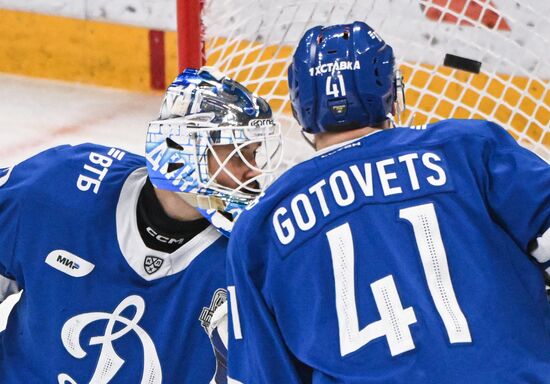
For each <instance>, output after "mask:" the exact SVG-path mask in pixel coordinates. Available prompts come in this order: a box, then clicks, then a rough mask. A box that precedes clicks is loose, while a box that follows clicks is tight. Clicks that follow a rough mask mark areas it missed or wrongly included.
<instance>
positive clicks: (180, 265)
mask: <svg viewBox="0 0 550 384" xmlns="http://www.w3.org/2000/svg"><path fill="white" fill-rule="evenodd" d="M146 180H147V169H146V168H145V167H144V168H139V169H136V170H135V171H134V172H132V173H131V174H130V176H128V178H127V179H126V181H125V182H124V185H123V187H122V190H121V192H120V197H119V199H118V204H117V208H116V229H117V238H118V244H119V246H120V250H121V252H122V255H123V256H124V258H125V259H126V262H127V263H128V264H129V265H130V267H131V268H132V269H133V270H134V271H135V272H136V273H137V274H138V275H139V276H141V277H142V278H143V279H145V280H148V281H151V280H156V279H159V278H161V277H165V276H170V275H173V274H175V273H178V272H181V271H183V270H185V269H186V268H187V267H188V266H189V264H191V262H192V261H193V260H194V259H195V258H196V257H197V256H199V255H200V254H201V253H202V252H203V251H204V250H205V249H206V248H208V247H209V246H210V245H212V244H213V243H214V242H215V241H216V240H218V238H219V237H220V236H221V234H220V233H219V232H218V231H217V230H216V228H214V227H212V226H209V227H207V228H206V229H205V230H204V231H202V232H200V233H199V234H198V235H196V236H195V237H194V238H193V239H191V240H189V241H188V242H187V243H185V244H184V245H182V246H181V247H180V248H178V249H177V250H176V251H174V252H173V253H165V252H161V251H156V250H154V249H151V248H148V247H147V246H146V245H145V243H144V242H143V239H142V238H141V236H140V234H139V230H138V225H137V217H136V210H137V202H138V198H139V194H140V192H141V189H142V188H143V185H144V184H145V181H146ZM147 257H149V258H152V259H154V260H158V259H159V258H160V259H161V260H162V264H161V265H160V267H158V269H156V270H155V271H154V272H153V273H148V272H147V271H146V270H145V267H144V263H145V259H146V258H147ZM150 270H151V269H150Z"/></svg>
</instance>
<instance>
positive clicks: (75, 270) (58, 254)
mask: <svg viewBox="0 0 550 384" xmlns="http://www.w3.org/2000/svg"><path fill="white" fill-rule="evenodd" d="M46 264H48V265H50V266H52V267H54V268H55V269H57V270H58V271H61V272H63V273H66V274H67V275H69V276H72V277H82V276H86V275H87V274H89V273H90V272H92V270H93V269H94V267H95V265H94V264H92V263H90V262H89V261H86V260H84V259H82V258H80V257H78V256H76V255H73V254H72V253H70V252H67V251H64V250H61V249H57V250H55V251H52V252H50V253H49V254H48V256H47V257H46Z"/></svg>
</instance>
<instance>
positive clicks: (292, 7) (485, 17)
mask: <svg viewBox="0 0 550 384" xmlns="http://www.w3.org/2000/svg"><path fill="white" fill-rule="evenodd" d="M355 20H361V21H365V22H366V23H367V24H369V25H370V26H371V27H373V28H374V29H375V30H376V31H377V32H378V33H379V34H380V36H382V38H383V39H384V40H386V42H388V43H389V44H390V45H391V46H392V47H393V48H394V51H395V54H396V57H397V62H398V64H399V65H400V68H401V70H402V72H403V74H404V78H405V83H406V85H407V86H406V99H407V107H408V112H407V113H406V114H405V116H403V119H402V121H403V122H406V123H410V124H424V123H426V122H433V121H437V120H441V119H445V118H450V117H459V118H478V119H487V120H492V121H495V122H498V123H499V124H501V125H502V126H503V127H505V128H506V129H508V131H509V132H510V133H512V135H514V137H515V138H516V139H517V140H518V141H519V142H520V143H521V144H523V145H525V146H526V147H529V148H531V149H532V150H534V151H536V152H537V153H539V154H540V155H542V156H544V157H546V158H547V159H550V134H549V131H550V92H549V89H550V88H549V79H550V1H547V0H544V1H540V0H475V1H474V0H393V1H388V0H357V1H352V0H338V1H332V0H330V1H321V0H320V1H296V0H207V1H206V4H205V9H204V12H203V22H204V25H205V41H206V56H207V63H208V65H213V66H216V67H217V68H219V69H220V70H222V71H223V72H226V73H228V74H229V75H230V76H232V77H233V78H235V79H236V80H238V81H240V82H242V83H244V84H245V85H246V86H248V87H250V88H251V89H252V90H254V91H256V92H258V93H259V94H260V95H262V96H264V97H266V98H267V99H268V101H269V102H270V104H271V105H272V107H273V110H274V111H275V113H276V114H277V116H278V117H279V119H280V120H281V122H282V123H283V125H284V126H285V128H286V131H285V137H286V138H287V146H286V151H287V157H288V160H289V161H295V160H299V159H301V157H302V156H305V155H307V154H308V153H309V151H310V149H309V148H308V147H307V145H306V144H305V143H304V141H303V139H302V138H301V137H300V135H299V128H297V126H296V123H295V122H294V120H293V118H292V116H291V113H290V106H289V102H288V88H287V82H286V71H287V68H288V65H289V63H290V61H291V57H292V54H293V51H294V48H295V47H296V45H297V43H298V41H299V39H300V37H301V36H302V34H303V33H304V32H305V31H306V30H307V29H309V28H311V27H313V26H315V25H329V24H339V23H350V22H353V21H355ZM447 53H449V54H453V55H457V56H460V57H465V58H468V59H472V60H476V61H480V62H481V63H482V65H481V73H480V74H477V75H476V74H473V73H469V72H465V71H460V70H456V69H451V68H448V67H444V66H443V61H444V57H445V54H447Z"/></svg>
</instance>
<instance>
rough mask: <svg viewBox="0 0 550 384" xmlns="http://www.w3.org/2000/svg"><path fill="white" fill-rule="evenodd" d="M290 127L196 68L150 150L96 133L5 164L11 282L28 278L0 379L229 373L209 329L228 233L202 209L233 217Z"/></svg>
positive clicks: (152, 133) (142, 378)
mask: <svg viewBox="0 0 550 384" xmlns="http://www.w3.org/2000/svg"><path fill="white" fill-rule="evenodd" d="M279 138H280V136H279V134H278V127H277V126H276V125H274V123H273V120H272V119H271V109H270V107H269V105H268V104H267V103H266V102H265V101H264V100H263V99H261V98H259V97H257V96H255V95H253V94H251V93H250V92H249V91H248V90H247V89H246V88H244V87H243V86H241V85H240V84H239V83H237V82H235V81H232V80H230V79H229V78H227V77H224V76H223V75H221V74H219V73H216V72H214V71H211V70H200V71H197V70H186V71H184V72H183V73H182V74H181V75H180V76H178V77H177V79H176V80H175V81H174V82H173V83H172V84H171V86H170V87H169V88H168V91H167V93H166V95H165V98H164V102H163V105H162V109H161V114H160V118H159V119H158V120H156V121H153V122H151V123H150V124H149V128H148V133H147V147H146V153H147V157H146V158H147V160H146V159H144V158H143V157H140V156H137V155H134V154H131V153H127V152H125V151H123V150H121V149H118V148H109V147H103V146H99V145H93V144H83V145H78V146H74V147H73V146H61V147H57V148H53V149H50V150H47V151H45V152H43V153H40V154H38V155H36V156H35V157H32V158H30V159H28V160H26V161H23V162H22V163H20V164H18V165H16V166H14V167H13V168H9V169H4V170H3V171H2V172H1V173H0V228H1V230H0V274H1V275H2V278H1V279H0V280H1V281H0V283H1V284H0V287H1V288H2V292H1V295H2V298H4V297H5V296H6V295H7V294H8V293H10V292H13V291H16V290H19V289H23V290H24V291H23V294H22V297H21V300H20V301H19V303H18V304H17V305H16V306H15V308H14V309H13V312H12V313H11V314H10V317H9V321H8V324H7V328H6V330H5V332H3V333H2V334H1V336H0V346H1V350H0V382H1V383H3V384H10V383H54V382H55V383H60V384H61V383H63V384H65V383H147V384H154V383H157V384H160V383H192V384H201V383H204V384H206V383H209V382H212V383H223V382H226V375H225V366H219V367H218V371H217V372H215V370H216V362H215V358H214V353H213V351H212V346H211V344H210V341H209V337H208V336H209V334H210V335H212V336H213V337H214V336H216V335H217V333H216V332H215V330H213V329H212V326H211V320H212V314H213V313H214V311H215V310H216V309H217V308H218V307H220V306H221V305H223V303H224V301H225V298H226V296H227V293H226V290H225V286H226V282H225V260H226V247H227V241H228V240H227V239H226V238H225V237H224V236H222V235H221V234H220V232H218V231H217V229H216V228H215V227H214V226H212V225H210V224H209V222H208V221H207V220H206V219H205V218H204V217H203V216H202V215H201V213H200V212H199V211H202V212H203V213H204V214H205V215H207V216H208V217H209V218H211V219H212V220H213V221H214V222H217V223H222V225H223V226H224V230H227V229H229V228H228V227H229V226H230V225H231V220H230V219H231V218H232V217H234V216H235V215H236V214H237V213H238V211H239V210H240V209H242V208H243V207H244V206H246V204H248V202H249V201H251V200H252V199H254V198H255V197H256V196H257V194H258V193H259V192H260V186H261V185H262V184H261V180H262V178H263V177H267V176H269V173H270V172H271V169H267V168H268V166H269V164H267V166H266V167H262V166H260V165H259V164H257V163H256V161H257V160H258V159H259V155H258V153H259V152H262V151H263V149H264V148H265V143H266V141H271V140H273V141H275V142H278V140H279ZM263 159H264V160H267V161H268V160H269V158H267V157H266V156H264V157H263ZM146 165H147V167H145V166H146ZM197 208H198V209H199V210H197ZM221 212H227V213H223V214H222V213H221ZM205 331H207V332H208V334H207V332H205ZM218 339H219V337H218ZM214 342H215V343H216V342H217V340H214ZM214 347H217V345H214ZM211 380H212V381H211Z"/></svg>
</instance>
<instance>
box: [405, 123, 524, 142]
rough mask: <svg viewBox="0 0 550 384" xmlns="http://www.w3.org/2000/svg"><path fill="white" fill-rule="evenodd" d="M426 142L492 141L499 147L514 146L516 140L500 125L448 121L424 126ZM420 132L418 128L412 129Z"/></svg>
mask: <svg viewBox="0 0 550 384" xmlns="http://www.w3.org/2000/svg"><path fill="white" fill-rule="evenodd" d="M422 127H423V129H422V128H421V129H420V131H421V132H423V133H424V134H423V135H422V136H424V137H425V138H426V140H433V141H447V140H453V139H468V140H481V141H490V142H493V143H496V144H499V145H505V146H508V145H513V146H515V145H516V144H517V143H516V141H515V140H514V138H513V137H512V136H511V135H510V134H509V133H508V132H507V131H506V130H505V129H504V128H502V127H501V126H500V125H498V124H496V123H494V122H491V121H487V120H473V119H447V120H442V121H439V122H437V123H433V124H427V125H425V126H422ZM411 128H412V129H413V130H418V127H411Z"/></svg>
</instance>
